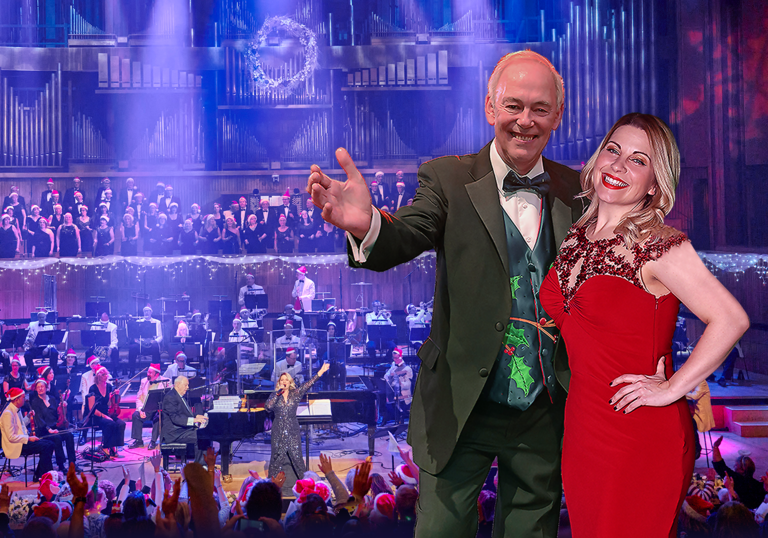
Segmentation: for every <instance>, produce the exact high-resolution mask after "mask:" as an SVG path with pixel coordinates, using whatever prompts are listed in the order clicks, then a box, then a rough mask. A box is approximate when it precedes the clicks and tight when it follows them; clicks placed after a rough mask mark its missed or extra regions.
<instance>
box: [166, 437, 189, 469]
mask: <svg viewBox="0 0 768 538" xmlns="http://www.w3.org/2000/svg"><path fill="white" fill-rule="evenodd" d="M160 453H161V454H162V455H163V469H165V470H166V471H169V472H170V469H169V467H168V466H169V459H170V456H176V459H177V460H180V461H181V462H182V464H183V465H186V463H187V458H189V457H192V458H194V456H195V445H194V443H161V444H160Z"/></svg>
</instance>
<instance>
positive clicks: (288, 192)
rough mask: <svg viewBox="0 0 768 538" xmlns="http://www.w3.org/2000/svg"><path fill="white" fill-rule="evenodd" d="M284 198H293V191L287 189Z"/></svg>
mask: <svg viewBox="0 0 768 538" xmlns="http://www.w3.org/2000/svg"><path fill="white" fill-rule="evenodd" d="M283 196H287V197H289V198H290V197H291V189H285V194H283Z"/></svg>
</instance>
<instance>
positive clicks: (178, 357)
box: [173, 351, 187, 360]
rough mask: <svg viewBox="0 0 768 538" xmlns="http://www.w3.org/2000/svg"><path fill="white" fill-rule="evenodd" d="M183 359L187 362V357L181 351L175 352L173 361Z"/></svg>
mask: <svg viewBox="0 0 768 538" xmlns="http://www.w3.org/2000/svg"><path fill="white" fill-rule="evenodd" d="M182 357H183V358H184V360H187V355H186V354H185V353H184V352H183V351H177V352H176V355H174V357H173V360H178V359H180V358H182Z"/></svg>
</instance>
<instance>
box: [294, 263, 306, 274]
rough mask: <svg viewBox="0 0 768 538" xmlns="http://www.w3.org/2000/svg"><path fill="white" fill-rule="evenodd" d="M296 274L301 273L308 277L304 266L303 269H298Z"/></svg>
mask: <svg viewBox="0 0 768 538" xmlns="http://www.w3.org/2000/svg"><path fill="white" fill-rule="evenodd" d="M296 272H297V273H301V274H302V275H306V274H307V268H306V267H304V266H303V265H302V266H301V267H299V268H298V269H296Z"/></svg>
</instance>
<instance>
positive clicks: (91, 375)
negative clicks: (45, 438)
mask: <svg viewBox="0 0 768 538" xmlns="http://www.w3.org/2000/svg"><path fill="white" fill-rule="evenodd" d="M85 363H86V365H87V366H88V367H89V368H90V370H88V371H87V372H85V373H84V374H83V375H82V376H81V377H80V399H81V401H82V406H81V408H80V416H81V417H84V416H85V408H86V404H87V403H88V394H89V393H90V392H91V387H92V386H93V384H94V383H95V382H96V371H97V370H98V369H99V368H101V359H99V358H98V357H97V356H96V355H91V356H90V357H88V359H86V361H85ZM85 442H86V438H85V430H80V441H79V444H80V445H84V444H85Z"/></svg>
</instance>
